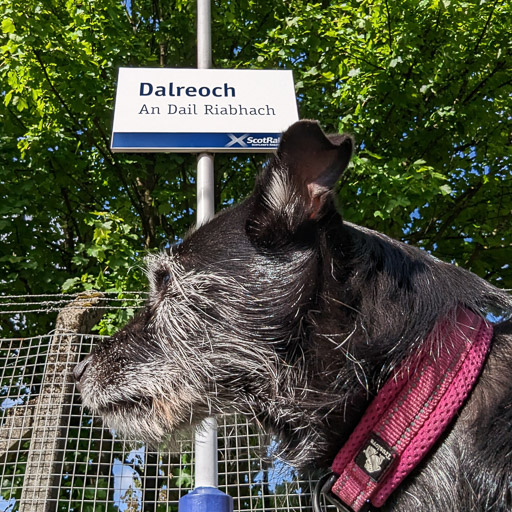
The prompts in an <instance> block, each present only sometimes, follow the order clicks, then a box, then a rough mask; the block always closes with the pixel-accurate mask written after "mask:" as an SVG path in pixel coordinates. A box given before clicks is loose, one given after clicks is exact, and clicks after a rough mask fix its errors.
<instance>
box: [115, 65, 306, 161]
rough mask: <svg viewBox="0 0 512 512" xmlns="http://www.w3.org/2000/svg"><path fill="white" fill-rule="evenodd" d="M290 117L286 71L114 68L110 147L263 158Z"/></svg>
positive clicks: (293, 105) (292, 107) (293, 108)
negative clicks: (245, 154) (244, 154)
mask: <svg viewBox="0 0 512 512" xmlns="http://www.w3.org/2000/svg"><path fill="white" fill-rule="evenodd" d="M297 120H298V112H297V101H296V97H295V87H294V84H293V76H292V72H291V71H283V70H246V69H244V70H238V69H172V68H120V69H119V77H118V83H117V94H116V104H115V111H114V125H113V133H112V150H113V151H116V152H159V151H164V152H187V153H191V152H192V153H194V152H197V153H199V152H218V153H219V152H222V153H231V152H251V153H254V152H261V153H266V152H272V151H274V150H275V149H276V148H277V147H278V145H279V137H280V134H281V132H283V131H284V130H286V129H287V128H288V127H289V126H290V125H291V124H293V123H294V122H295V121H297Z"/></svg>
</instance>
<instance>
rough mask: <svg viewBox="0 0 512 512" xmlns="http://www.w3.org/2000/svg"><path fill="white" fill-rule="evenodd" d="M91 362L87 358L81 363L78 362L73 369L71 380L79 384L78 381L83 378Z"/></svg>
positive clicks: (89, 358)
mask: <svg viewBox="0 0 512 512" xmlns="http://www.w3.org/2000/svg"><path fill="white" fill-rule="evenodd" d="M90 361H91V357H90V356H87V357H86V358H85V359H84V360H83V361H80V362H79V363H78V364H77V365H76V366H75V367H74V368H73V378H74V379H75V382H76V383H77V384H80V379H81V378H82V377H83V376H84V373H85V370H86V368H87V366H88V365H89V363H90Z"/></svg>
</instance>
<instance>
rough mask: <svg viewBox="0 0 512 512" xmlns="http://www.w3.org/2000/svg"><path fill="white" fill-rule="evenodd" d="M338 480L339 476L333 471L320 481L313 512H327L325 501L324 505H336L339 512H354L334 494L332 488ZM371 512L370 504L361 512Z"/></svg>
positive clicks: (314, 495)
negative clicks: (324, 506) (324, 507)
mask: <svg viewBox="0 0 512 512" xmlns="http://www.w3.org/2000/svg"><path fill="white" fill-rule="evenodd" d="M338 478H339V477H338V475H337V474H336V473H333V472H332V471H331V472H329V473H327V474H325V475H324V476H323V477H321V478H320V480H318V482H317V484H316V486H315V490H314V491H313V512H325V511H324V509H323V503H322V501H324V503H325V502H327V504H329V505H334V506H335V507H336V509H337V510H338V512H354V511H353V510H352V509H351V508H350V507H349V506H348V505H346V504H345V503H343V502H342V501H341V500H340V499H339V498H338V497H337V496H336V495H335V494H334V493H333V492H332V486H333V485H334V484H335V482H336V480H338ZM322 497H323V500H322ZM369 510H370V504H369V503H368V504H366V505H365V506H363V508H362V509H361V510H360V512H368V511H369Z"/></svg>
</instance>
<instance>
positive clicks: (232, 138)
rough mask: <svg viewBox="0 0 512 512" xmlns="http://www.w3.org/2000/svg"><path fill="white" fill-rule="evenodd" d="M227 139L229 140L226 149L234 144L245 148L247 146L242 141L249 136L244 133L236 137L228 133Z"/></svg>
mask: <svg viewBox="0 0 512 512" xmlns="http://www.w3.org/2000/svg"><path fill="white" fill-rule="evenodd" d="M228 137H229V138H230V142H228V143H227V144H226V147H227V148H230V147H232V146H234V145H235V144H240V147H242V148H246V147H247V144H246V143H245V142H244V139H245V138H247V137H249V134H248V133H246V134H245V135H240V137H237V136H236V135H233V134H232V133H228Z"/></svg>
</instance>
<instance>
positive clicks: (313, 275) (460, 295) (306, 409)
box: [74, 121, 512, 512]
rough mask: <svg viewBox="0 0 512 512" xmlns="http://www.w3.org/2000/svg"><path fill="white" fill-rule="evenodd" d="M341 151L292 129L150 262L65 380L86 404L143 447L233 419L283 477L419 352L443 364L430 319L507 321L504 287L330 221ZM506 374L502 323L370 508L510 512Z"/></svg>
mask: <svg viewBox="0 0 512 512" xmlns="http://www.w3.org/2000/svg"><path fill="white" fill-rule="evenodd" d="M352 148H353V141H352V139H351V138H350V137H349V136H347V135H334V136H326V135H325V134H324V133H323V131H322V130H321V129H320V127H319V125H318V124H317V123H316V122H313V121H301V122H298V123H296V124H294V125H292V126H291V127H290V128H289V129H288V130H287V131H286V132H285V133H284V134H283V136H282V139H281V143H280V147H279V149H278V151H277V154H276V156H275V157H274V158H273V159H272V160H271V161H270V162H269V163H268V164H267V166H266V167H265V168H264V169H263V171H262V172H261V174H260V175H259V177H258V179H257V182H256V185H255V188H254V191H253V193H252V195H251V196H250V197H249V198H248V199H246V200H245V201H243V202H242V203H241V204H239V205H238V206H234V207H232V208H230V209H227V210H225V211H223V212H221V213H220V214H218V215H217V216H216V217H214V218H213V219H212V220H211V221H209V222H208V223H206V224H204V225H202V226H200V227H198V228H197V229H196V230H195V231H193V232H191V233H190V234H189V235H188V236H187V237H186V238H185V239H184V240H183V242H182V243H180V244H179V245H177V246H173V247H172V248H171V249H170V250H169V251H167V252H165V253H161V254H157V255H153V256H150V257H148V259H147V274H148V278H149V283H150V294H149V300H148V303H147V305H146V307H145V309H144V310H143V311H142V312H141V313H140V314H139V315H138V316H137V317H136V318H135V319H134V320H133V321H132V322H130V323H129V324H128V325H127V326H126V327H124V328H123V329H122V330H121V331H120V332H118V333H117V334H116V335H114V336H113V337H112V338H109V339H108V340H106V341H104V342H102V343H101V344H100V345H99V346H97V347H96V348H95V350H94V351H93V353H92V354H91V355H90V356H88V357H87V358H86V359H85V360H84V361H82V362H81V363H80V364H79V365H78V366H77V367H76V369H75V372H74V373H75V378H76V380H77V381H78V383H79V386H80V388H81V393H82V397H83V403H84V405H85V406H86V407H88V408H89V409H91V410H92V411H94V412H96V413H99V414H101V415H102V416H103V417H104V419H105V421H106V423H107V424H108V425H109V426H111V427H112V428H114V429H115V430H116V431H119V432H121V433H124V434H125V435H127V436H130V437H135V438H138V439H145V440H147V441H148V442H155V443H160V442H161V441H162V440H165V439H166V437H167V436H168V435H169V434H171V433H172V432H173V431H176V430H179V429H183V428H186V427H187V426H190V425H195V424H197V423H198V422H200V421H201V420H202V419H203V418H205V417H206V416H208V415H212V414H223V413H241V414H244V415H246V416H249V417H250V418H251V419H253V420H255V421H256V422H258V423H259V424H261V425H262V426H263V427H264V428H265V429H266V430H267V431H270V432H273V433H274V434H275V435H276V436H277V437H278V438H279V445H278V446H279V454H278V455H279V456H280V457H281V458H282V459H284V460H285V461H287V462H288V463H290V464H291V465H292V466H294V467H296V468H299V469H305V468H312V467H327V466H329V465H330V464H331V463H332V461H333V459H334V458H335V456H336V454H337V452H338V450H339V449H340V447H341V446H342V445H344V444H345V443H346V442H347V440H348V439H349V436H350V434H351V432H352V431H353V430H354V429H355V428H356V425H357V424H358V422H359V421H360V420H361V418H362V417H363V415H364V414H365V411H366V410H367V409H368V407H369V405H370V403H371V401H372V398H373V397H374V396H375V395H376V394H377V393H378V392H379V390H380V389H381V388H382V387H383V386H384V384H385V383H386V381H388V380H389V379H390V378H391V380H393V379H396V378H397V377H396V371H397V369H398V368H402V371H403V369H404V365H405V368H406V370H407V372H408V374H410V375H411V379H412V378H413V376H414V374H415V372H416V371H417V368H416V366H415V364H414V363H409V362H407V361H413V360H415V359H414V358H415V356H414V354H416V353H417V352H418V351H420V352H421V351H422V350H423V352H425V351H428V353H429V355H430V356H431V357H432V358H433V361H434V365H433V366H434V367H435V365H436V358H437V357H440V356H439V354H441V353H442V352H443V351H448V352H450V350H451V349H450V347H451V345H450V343H452V342H448V341H445V340H444V338H443V336H441V335H438V336H434V337H432V335H431V333H432V332H433V331H435V330H436V326H438V325H439V324H440V322H441V323H442V322H447V321H448V322H451V324H453V326H454V327H455V328H456V327H457V314H456V311H457V310H458V309H459V308H461V307H462V308H464V309H465V310H467V311H471V312H472V313H473V314H474V313H476V314H477V315H478V316H479V317H485V316H486V315H488V314H489V313H492V314H494V315H495V316H499V315H501V317H503V318H506V317H507V316H509V315H510V312H511V309H512V300H511V297H510V296H509V295H508V294H507V293H505V292H504V291H502V290H500V289H498V288H495V287H494V286H492V285H491V284H489V283H487V282H486V281H484V280H482V279H481V278H479V277H477V276H476V275H474V274H472V273H470V272H467V271H465V270H463V269H461V268H459V267H456V266H453V265H450V264H446V263H443V262H441V261H439V260H437V259H436V258H433V257H432V256H430V255H429V254H427V253H425V252H423V251H421V250H419V249H416V248H414V247H411V246H409V245H406V244H403V243H401V242H398V241H396V240H393V239H390V238H388V237H387V236H385V235H383V234H380V233H377V232H374V231H371V230H369V229H366V228H362V227H358V226H355V225H353V224H350V223H348V222H344V221H343V220H342V218H341V215H340V213H339V212H338V209H337V208H336V201H335V194H334V192H333V190H334V188H335V186H336V183H337V181H338V179H339V177H340V175H341V173H342V172H343V171H344V169H345V168H346V167H347V165H348V163H349V161H350V158H351V154H352ZM446 319H448V320H446ZM425 347H426V348H425ZM404 361H405V363H404ZM511 362H512V322H510V321H503V322H501V323H499V324H498V325H496V326H495V327H494V335H493V338H492V341H491V348H490V350H489V352H488V353H487V355H486V359H485V362H484V366H483V371H482V373H481V374H480V376H479V378H478V380H477V382H476V385H475V386H474V388H473V390H472V391H471V393H470V394H469V397H467V398H466V399H465V401H464V404H463V406H462V408H461V409H460V410H459V411H458V413H457V414H456V415H455V417H454V419H453V420H452V421H450V423H449V425H448V426H447V428H446V430H445V431H444V433H443V434H442V436H441V437H440V439H439V440H438V441H437V442H436V443H435V445H434V446H433V448H432V449H431V450H430V451H429V453H428V454H426V456H425V457H424V458H423V460H422V462H421V463H420V464H419V465H418V466H417V467H416V468H415V469H414V470H413V471H412V473H411V474H410V475H409V476H408V477H407V478H405V480H404V481H403V483H402V484H401V485H400V487H399V488H398V489H397V490H395V492H393V494H392V495H391V496H390V497H389V499H388V500H387V502H386V504H385V505H384V506H383V507H382V510H392V511H404V512H410V511H412V510H421V511H422V512H425V511H432V512H434V511H436V512H438V511H441V510H442V511H445V512H446V511H453V512H461V511H484V510H485V511H490V510H492V511H505V510H511V509H512V406H511V404H512V372H511V371H510V364H511ZM366 450H367V452H368V453H369V451H368V450H370V448H368V447H367V448H366ZM372 450H373V452H375V450H377V452H378V451H379V450H380V448H379V445H376V448H375V447H374V448H372ZM373 452H372V453H373ZM377 452H375V453H373V455H375V454H376V453H377ZM374 458H375V457H374ZM381 459H382V456H380V458H379V459H378V462H379V463H380V461H381ZM376 460H377V459H376ZM374 465H375V464H374ZM367 466H368V463H367ZM367 506H368V507H369V508H370V509H372V510H373V506H372V505H371V504H368V505H367Z"/></svg>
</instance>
